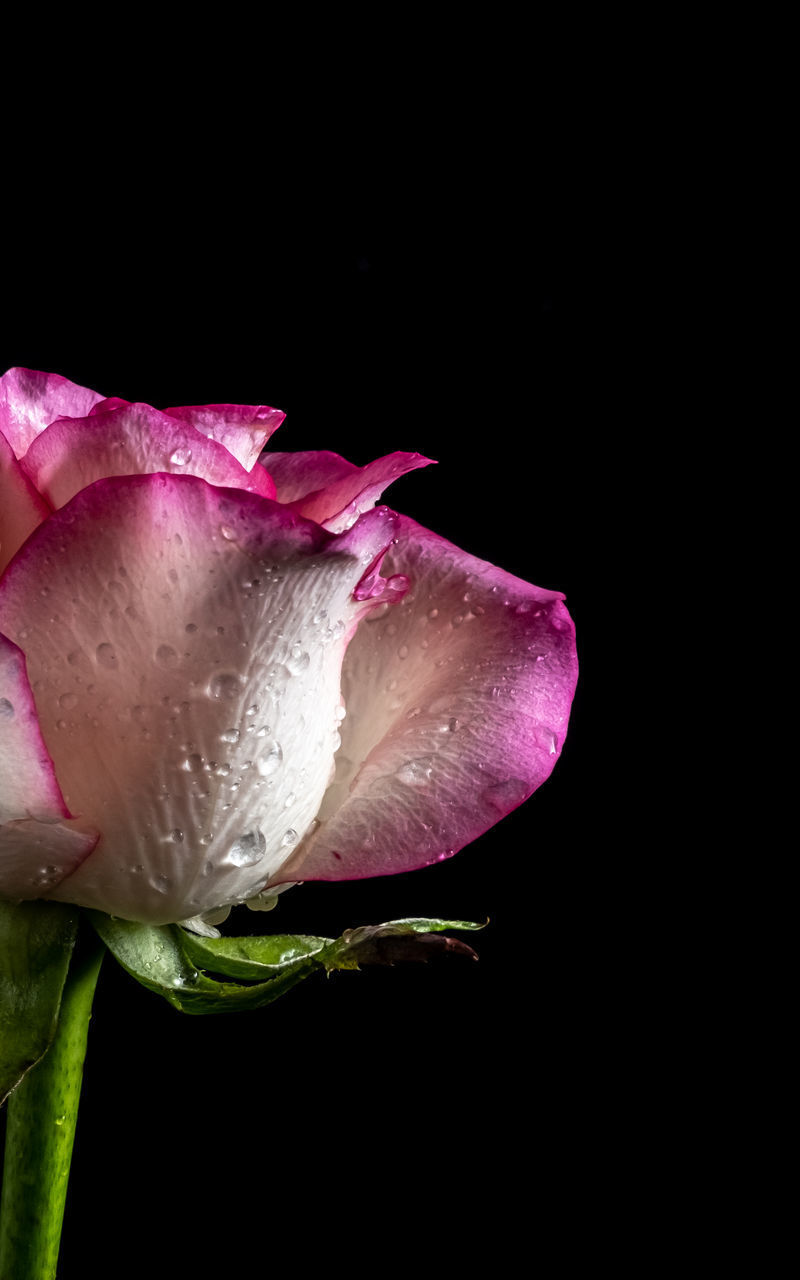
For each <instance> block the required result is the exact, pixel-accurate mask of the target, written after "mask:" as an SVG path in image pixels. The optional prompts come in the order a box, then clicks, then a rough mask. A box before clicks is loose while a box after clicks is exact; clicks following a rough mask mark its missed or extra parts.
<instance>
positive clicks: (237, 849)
mask: <svg viewBox="0 0 800 1280" xmlns="http://www.w3.org/2000/svg"><path fill="white" fill-rule="evenodd" d="M266 851H267V842H266V840H265V839H264V833H263V831H258V830H256V831H245V832H244V834H243V835H240V836H239V837H238V838H237V839H236V840H234V842H233V844H232V845H231V846H230V847H229V849H228V852H227V853H226V855H225V861H226V862H231V863H233V865H234V866H235V867H252V866H255V864H256V863H257V862H260V861H261V859H262V858H263V857H264V854H265V853H266Z"/></svg>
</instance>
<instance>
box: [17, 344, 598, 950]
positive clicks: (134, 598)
mask: <svg viewBox="0 0 800 1280" xmlns="http://www.w3.org/2000/svg"><path fill="white" fill-rule="evenodd" d="M283 416H284V415H283V414H282V413H281V412H279V411H278V410H276V409H270V408H267V407H265V406H242V405H206V406H202V407H188V408H178V409H166V410H164V411H159V410H156V409H153V408H151V407H150V406H149V405H145V404H130V403H128V402H127V401H125V400H119V399H110V400H108V399H103V397H102V396H100V395H98V394H97V393H96V392H94V391H88V390H87V389H86V388H84V387H79V386H76V385H75V384H73V383H71V382H69V381H67V380H66V379H65V378H61V377H59V376H57V375H55V374H43V373H34V372H31V371H29V370H26V369H12V370H10V371H9V372H8V373H7V374H5V375H4V377H3V378H2V379H0V896H2V897H5V898H10V899H25V898H52V899H56V900H59V901H65V902H73V903H77V904H79V905H81V906H86V907H96V908H99V909H100V910H102V911H105V912H108V913H110V914H113V915H117V916H121V917H123V918H126V919H130V920H138V921H142V922H148V923H153V924H162V923H168V922H173V921H186V920H191V921H192V922H193V923H194V924H195V925H196V926H197V927H200V928H202V927H203V926H202V922H201V921H198V917H205V919H206V920H209V919H210V920H212V921H213V920H214V919H220V918H222V917H223V916H224V914H226V909H227V908H229V907H230V906H231V905H232V904H235V903H239V902H245V901H247V902H250V904H251V905H254V906H258V905H264V904H265V903H267V902H269V901H270V900H271V898H272V897H273V896H274V892H276V891H277V890H278V889H279V887H280V886H285V885H286V884H289V883H293V882H296V881H300V880H340V879H356V878H362V877H366V876H377V875H387V874H391V873H394V872H399V871H408V870H411V869H412V868H415V867H421V866H425V865H427V864H429V863H432V862H436V861H439V860H440V859H442V858H446V857H449V856H450V855H451V854H453V853H455V852H456V851H457V850H458V849H460V848H462V847H463V846H464V845H465V844H467V843H468V842H469V841H471V840H473V839H475V838H476V837H477V836H478V835H480V834H481V833H482V832H483V831H485V830H486V829H487V828H488V827H490V826H492V825H493V824H494V823H496V822H497V821H498V820H499V819H500V818H501V817H503V816H504V814H506V813H508V812H509V811H510V810H512V809H514V808H516V807H517V805H519V804H521V803H522V801H523V800H525V799H527V797H528V796H529V795H530V794H531V792H533V791H534V790H535V789H536V788H537V787H538V786H540V784H541V783H542V782H544V780H545V779H546V778H547V777H548V776H549V774H550V772H551V770H552V768H553V766H554V764H555V762H556V760H557V759H558V756H559V753H560V751H561V747H562V745H563V742H564V736H565V734H566V730H567V722H568V717H569V708H570V703H571V700H572V694H573V691H574V687H575V681H576V677H577V661H576V654H575V640H574V628H573V625H572V622H571V619H570V617H569V614H568V613H567V610H566V608H565V607H564V604H563V603H562V601H563V597H562V596H561V595H560V594H559V593H557V592H553V591H544V590H541V589H540V588H538V587H534V586H530V585H529V584H528V583H526V582H522V581H521V580H520V579H518V578H514V577H512V576H511V575H509V574H507V573H504V572H503V570H501V569H496V568H494V567H493V566H492V565H489V564H486V563H484V562H483V561H481V560H477V559H475V558H474V557H472V556H470V555H467V554H466V553H465V552H463V551H460V550H459V549H458V548H457V547H454V546H453V545H452V544H450V543H449V542H446V541H445V540H444V539H443V538H440V537H438V536H437V535H436V534H434V533H430V532H429V531H428V530H427V529H423V528H421V527H420V526H419V525H417V524H415V523H414V522H413V521H412V520H409V519H407V518H406V517H404V516H400V515H397V514H396V513H395V512H393V511H391V510H390V509H389V508H387V507H384V506H379V507H376V506H375V503H376V502H377V500H378V498H379V497H380V495H381V493H382V492H383V490H384V488H385V487H386V486H387V485H388V484H389V483H390V482H391V481H392V480H394V479H395V478H396V477H398V476H400V475H402V474H403V473H405V472H407V471H410V470H412V469H413V468H416V467H421V466H425V465H426V463H427V461H428V460H427V459H425V458H423V457H421V456H420V455H419V454H415V453H392V454H389V455H387V456H386V457H383V458H379V459H378V460H377V461H376V462H373V463H371V464H369V465H368V466H366V467H356V466H353V465H352V464H351V463H349V462H346V461H345V460H344V459H343V458H341V457H339V456H338V455H337V454H335V453H327V452H322V453H298V454H287V453H267V454H262V449H263V448H264V445H265V443H266V441H267V440H268V439H269V437H270V435H271V434H272V432H273V431H274V430H275V428H276V427H277V426H278V425H279V424H280V422H281V421H282V419H283ZM477 514H478V513H477V510H476V517H477Z"/></svg>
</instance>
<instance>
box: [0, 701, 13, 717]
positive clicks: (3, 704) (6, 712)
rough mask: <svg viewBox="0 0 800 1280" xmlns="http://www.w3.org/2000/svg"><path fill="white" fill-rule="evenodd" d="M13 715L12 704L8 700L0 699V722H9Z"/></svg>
mask: <svg viewBox="0 0 800 1280" xmlns="http://www.w3.org/2000/svg"><path fill="white" fill-rule="evenodd" d="M13 714H14V704H13V702H9V700H8V698H0V720H10V719H11V717H12V716H13Z"/></svg>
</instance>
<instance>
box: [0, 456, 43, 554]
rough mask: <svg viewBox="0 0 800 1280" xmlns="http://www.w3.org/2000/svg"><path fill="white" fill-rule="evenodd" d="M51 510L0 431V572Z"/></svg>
mask: <svg viewBox="0 0 800 1280" xmlns="http://www.w3.org/2000/svg"><path fill="white" fill-rule="evenodd" d="M49 514H50V508H49V507H48V505H47V503H46V502H45V501H44V499H43V498H42V497H40V495H39V494H38V493H37V492H36V490H35V489H34V487H33V485H32V484H31V482H30V480H29V479H28V477H27V476H26V475H25V473H24V472H23V470H22V468H21V467H20V464H19V462H18V461H17V459H16V458H15V457H14V450H13V449H12V448H11V445H10V444H9V443H8V441H7V440H6V438H5V436H4V435H3V434H2V432H0V573H2V572H3V570H4V569H5V567H6V565H7V564H8V562H9V560H10V559H11V557H12V556H13V555H14V554H15V553H16V552H17V551H18V550H19V548H20V547H21V546H22V544H23V542H24V541H25V539H26V538H27V537H28V535H29V534H30V533H32V532H33V530H34V529H35V528H36V526H37V525H40V524H41V523H42V521H43V520H46V519H47V517H48V515H49Z"/></svg>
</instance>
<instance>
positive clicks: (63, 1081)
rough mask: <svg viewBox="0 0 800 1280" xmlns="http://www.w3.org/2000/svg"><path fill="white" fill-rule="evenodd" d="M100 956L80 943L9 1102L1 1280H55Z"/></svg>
mask: <svg viewBox="0 0 800 1280" xmlns="http://www.w3.org/2000/svg"><path fill="white" fill-rule="evenodd" d="M86 933H87V935H88V933H89V931H88V930H87V931H86ZM82 944H83V945H82ZM103 951H104V949H103V947H102V946H99V945H98V944H97V942H96V940H95V939H94V938H89V937H88V936H87V937H83V938H82V937H80V936H79V939H78V944H77V946H76V950H75V954H74V956H73V960H72V964H71V966H70V970H69V973H68V974H67V980H66V983H65V986H64V993H63V996H62V999H61V1009H60V1011H59V1016H58V1026H57V1029H56V1034H55V1038H54V1040H53V1043H52V1045H51V1046H50V1049H49V1050H48V1052H47V1053H46V1054H45V1056H44V1058H42V1060H41V1061H40V1062H39V1063H37V1065H36V1066H35V1067H33V1068H32V1069H31V1070H30V1071H29V1072H28V1074H27V1075H26V1076H25V1077H24V1079H23V1080H22V1081H21V1082H20V1084H19V1085H18V1086H17V1088H16V1089H15V1090H14V1092H13V1093H12V1094H10V1096H9V1099H8V1117H7V1128H6V1153H5V1164H4V1168H3V1194H2V1201H0V1280H54V1277H55V1274H56V1263H57V1261H58V1246H59V1243H60V1240H61V1224H62V1222H63V1218H64V1203H65V1200H66V1196H67V1182H68V1180H69V1166H70V1160H71V1158H72V1143H73V1140H74V1138H75V1122H76V1120H77V1117H78V1102H79V1100H80V1092H81V1081H82V1079H83V1060H84V1057H85V1056H86V1037H87V1033H88V1030H89V1018H90V1015H91V1009H92V999H93V997H94V989H95V986H96V984H97V975H98V973H99V972H100V962H101V960H102V958H103Z"/></svg>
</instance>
